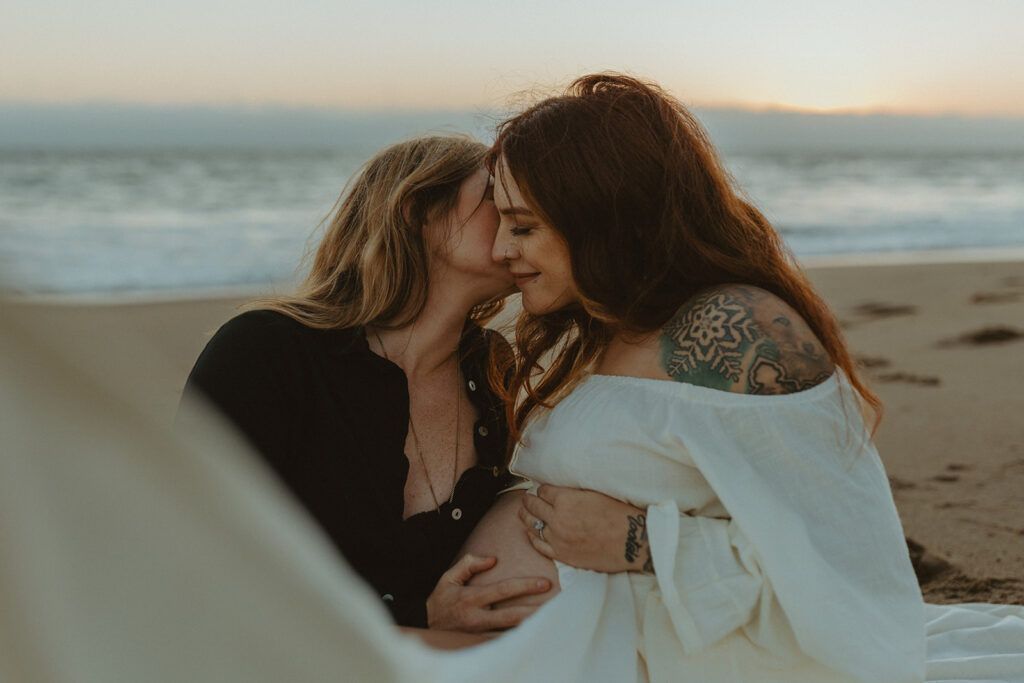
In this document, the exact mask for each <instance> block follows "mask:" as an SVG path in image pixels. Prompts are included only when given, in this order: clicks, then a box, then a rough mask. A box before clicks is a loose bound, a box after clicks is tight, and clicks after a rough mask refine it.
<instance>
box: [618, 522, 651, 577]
mask: <svg viewBox="0 0 1024 683" xmlns="http://www.w3.org/2000/svg"><path fill="white" fill-rule="evenodd" d="M623 558H624V559H625V561H626V563H627V565H628V567H627V571H633V572H643V573H645V574H653V573H654V562H653V560H652V558H651V544H650V542H649V541H648V539H647V513H646V511H644V510H637V511H636V512H635V513H634V514H631V515H629V516H628V517H627V528H626V543H625V547H624V551H623Z"/></svg>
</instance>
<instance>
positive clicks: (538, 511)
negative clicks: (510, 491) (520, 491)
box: [523, 487, 555, 521]
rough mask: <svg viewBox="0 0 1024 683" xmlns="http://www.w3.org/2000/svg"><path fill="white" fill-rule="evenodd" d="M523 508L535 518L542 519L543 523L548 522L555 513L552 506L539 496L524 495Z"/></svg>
mask: <svg viewBox="0 0 1024 683" xmlns="http://www.w3.org/2000/svg"><path fill="white" fill-rule="evenodd" d="M541 488H543V487H541ZM523 507H525V508H526V509H527V511H528V512H529V513H530V514H531V515H533V516H534V517H535V518H538V519H543V520H545V521H548V520H550V519H551V518H552V517H553V516H554V512H555V508H554V506H552V505H551V503H549V502H547V501H546V500H544V499H543V498H541V497H540V496H539V495H537V496H533V495H530V494H526V495H525V496H523Z"/></svg>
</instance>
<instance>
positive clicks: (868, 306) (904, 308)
mask: <svg viewBox="0 0 1024 683" xmlns="http://www.w3.org/2000/svg"><path fill="white" fill-rule="evenodd" d="M853 310H854V312H855V313H856V314H857V315H861V316H864V317H866V318H870V319H876V318H890V317H892V316H894V315H913V314H914V313H916V312H917V306H910V305H908V304H886V303H880V302H877V301H868V302H865V303H862V304H858V305H857V306H854V308H853Z"/></svg>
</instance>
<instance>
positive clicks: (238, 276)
mask: <svg viewBox="0 0 1024 683" xmlns="http://www.w3.org/2000/svg"><path fill="white" fill-rule="evenodd" d="M368 156H369V152H368V151H367V150H366V149H365V148H360V149H355V148H353V149H345V148H337V149H311V148H308V147H297V148H294V149H261V148H252V149H222V148H205V149H204V148H186V149H173V148H163V149H133V148H110V149H105V150H99V149H39V150H32V149H7V150H0V269H2V270H0V273H2V274H0V280H2V281H3V282H4V285H5V286H6V288H7V289H8V290H13V291H15V292H20V293H25V294H29V295H50V294H56V295H80V294H110V295H116V294H129V293H130V294H138V293H142V294H146V293H150V294H157V293H160V292H164V293H170V292H181V291H199V290H221V289H227V288H259V287H264V286H266V285H268V284H271V283H274V284H276V285H278V286H282V287H287V286H288V284H289V283H290V282H293V281H294V280H295V278H296V277H297V276H298V275H299V273H300V270H299V268H300V264H301V260H302V257H303V254H304V252H305V251H306V250H307V249H308V248H309V247H310V246H312V245H314V244H315V241H316V239H317V237H318V234H319V233H318V226H319V225H320V223H321V221H322V220H323V219H324V218H325V217H326V216H327V215H328V214H329V213H330V211H331V209H332V207H333V205H334V203H335V201H336V200H337V198H338V195H339V193H340V192H341V190H342V188H343V187H344V186H345V183H346V181H347V180H348V178H349V177H350V176H351V174H352V173H353V172H354V171H355V170H356V169H357V168H358V167H359V165H360V164H361V163H362V162H363V161H365V159H366V158H367V157H368ZM723 157H724V159H725V162H726V164H727V166H728V168H729V169H730V171H731V172H732V174H733V175H734V177H735V178H736V180H737V181H738V183H739V184H740V185H741V186H742V187H743V188H744V190H745V191H746V193H747V195H748V197H749V198H750V199H752V200H753V202H754V203H755V204H756V205H757V206H758V207H760V208H761V210H762V211H764V212H765V214H766V215H767V216H768V218H769V219H770V220H771V221H772V222H773V224H774V225H775V226H776V228H777V229H778V230H779V231H780V232H781V234H782V235H783V237H784V239H785V241H786V242H787V244H788V245H789V247H790V248H791V249H792V251H793V252H794V253H795V254H796V255H797V256H798V257H800V258H801V259H811V258H814V257H820V256H826V255H829V256H830V255H839V256H842V255H857V254H898V253H902V252H909V251H920V250H956V249H993V248H995V249H999V248H1008V247H1016V248H1020V247H1024V150H1020V149H1018V150H1010V151H993V150H992V149H991V148H987V149H978V150H971V149H957V150H952V151H938V150H892V149H890V150H883V151H874V152H872V151H855V150H851V149H848V148H846V149H835V150H829V149H825V148H816V149H808V150H792V151H748V152H744V151H730V152H728V153H725V154H724V155H723Z"/></svg>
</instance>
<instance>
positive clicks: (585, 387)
mask: <svg viewBox="0 0 1024 683" xmlns="http://www.w3.org/2000/svg"><path fill="white" fill-rule="evenodd" d="M512 468H513V470H514V471H516V472H518V473H520V474H521V475H523V476H525V477H527V478H529V479H530V480H532V481H533V482H537V483H549V484H555V485H559V486H570V487H578V488H585V489H594V490H597V491H601V492H603V493H606V494H608V495H611V496H614V497H616V498H619V499H621V500H624V501H626V502H629V503H631V504H633V505H635V506H638V507H644V508H647V525H648V534H649V541H650V548H651V554H652V559H653V561H654V566H655V570H656V574H655V575H654V576H651V575H645V574H640V573H621V574H601V573H597V572H591V571H584V570H579V569H574V568H572V567H569V566H567V565H563V564H560V563H559V565H558V569H559V579H560V582H561V586H562V592H561V593H559V594H558V595H557V596H555V597H554V598H553V599H552V600H551V601H549V602H548V603H546V604H545V605H544V606H543V607H542V608H541V609H540V610H538V611H537V612H536V613H535V614H534V615H533V616H532V617H530V618H529V619H528V620H526V621H525V622H524V623H523V624H522V625H521V626H520V627H518V628H517V629H514V630H513V631H511V632H509V633H508V634H506V635H503V636H502V637H500V638H498V639H496V640H494V641H491V642H490V643H487V644H485V645H483V646H481V647H479V648H475V649H474V650H472V651H468V652H464V653H460V654H459V655H456V656H455V661H453V662H450V663H451V664H455V663H456V662H458V661H460V660H461V664H462V665H464V666H465V667H467V668H462V666H454V668H452V669H450V671H452V673H453V677H454V678H458V676H457V675H456V672H457V671H458V670H462V671H472V670H476V671H479V668H478V667H480V666H485V668H486V669H487V671H488V672H490V674H489V676H488V680H496V681H497V680H510V681H512V680H530V679H531V677H533V676H536V677H537V678H536V679H535V680H551V681H556V680H557V681H571V680H578V681H617V682H618V681H633V680H636V681H646V680H649V681H653V682H657V683H661V682H663V681H666V682H667V681H673V682H674V681H736V682H738V681H787V682H790V683H796V682H799V681H874V682H882V681H884V682H887V683H901V682H903V681H922V680H926V679H927V680H934V681H954V680H979V681H980V680H985V681H990V680H991V681H996V680H999V681H1009V680H1024V607H1014V606H995V605H960V606H955V607H954V606H950V607H945V606H933V605H925V604H924V602H923V601H922V598H921V593H920V590H919V588H918V584H917V581H916V579H915V576H914V572H913V569H912V567H911V564H910V560H909V557H908V552H907V546H906V543H905V541H904V537H903V531H902V528H901V525H900V521H899V518H898V516H897V514H896V509H895V507H894V505H893V501H892V496H891V494H890V490H889V485H888V480H887V478H886V475H885V471H884V469H883V467H882V464H881V461H880V460H879V457H878V454H877V452H876V450H875V448H874V447H873V446H872V445H871V443H870V441H869V440H868V438H867V432H866V430H865V427H864V424H863V422H862V418H861V415H860V412H859V409H858V404H857V401H856V395H855V393H854V390H853V389H852V387H851V386H850V384H849V382H848V381H847V379H846V378H845V376H844V375H843V374H842V373H841V372H839V371H837V372H836V374H835V375H833V376H832V377H831V378H830V379H829V380H827V381H826V382H824V383H823V384H820V385H818V386H816V387H814V388H812V389H810V390H807V391H803V392H799V393H796V394H789V395H783V396H750V395H741V394H731V393H727V392H722V391H718V390H713V389H707V388H704V387H698V386H694V385H690V384H681V383H675V382H669V381H660V380H650V379H639V378H633V377H618V376H608V375H590V376H589V377H587V378H586V379H585V380H584V381H583V382H582V383H581V384H580V385H579V386H578V387H577V388H576V389H575V390H574V391H573V392H572V393H571V394H570V395H569V396H567V397H566V398H565V399H563V400H562V401H561V402H560V403H558V404H557V405H556V406H555V407H554V408H553V409H552V410H550V411H547V412H545V413H543V414H542V415H541V416H539V417H538V418H537V419H535V420H534V421H532V422H531V424H530V425H529V426H528V427H527V429H526V431H525V434H524V442H523V445H522V446H521V447H519V448H518V449H517V452H516V454H515V456H514V460H513V463H512Z"/></svg>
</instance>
